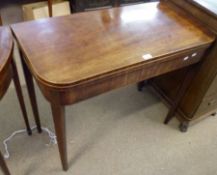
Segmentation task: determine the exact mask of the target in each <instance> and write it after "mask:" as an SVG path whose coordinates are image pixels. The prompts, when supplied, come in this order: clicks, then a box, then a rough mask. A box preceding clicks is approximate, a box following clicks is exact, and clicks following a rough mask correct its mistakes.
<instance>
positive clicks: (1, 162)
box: [0, 152, 10, 175]
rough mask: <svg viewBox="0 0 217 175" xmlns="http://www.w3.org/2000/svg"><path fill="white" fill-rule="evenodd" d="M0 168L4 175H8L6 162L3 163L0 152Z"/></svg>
mask: <svg viewBox="0 0 217 175" xmlns="http://www.w3.org/2000/svg"><path fill="white" fill-rule="evenodd" d="M0 167H1V169H2V171H3V173H4V175H10V172H9V170H8V167H7V165H6V162H5V160H4V157H3V156H2V154H1V152H0Z"/></svg>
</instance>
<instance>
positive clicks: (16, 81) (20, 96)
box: [11, 59, 32, 135]
mask: <svg viewBox="0 0 217 175" xmlns="http://www.w3.org/2000/svg"><path fill="white" fill-rule="evenodd" d="M11 66H12V70H13V80H14V85H15V89H16V93H17V97H18V100H19V104H20V108H21V111H22V113H23V118H24V121H25V124H26V128H27V132H28V134H29V135H31V134H32V130H31V128H30V125H29V120H28V116H27V112H26V108H25V103H24V99H23V93H22V89H21V86H20V80H19V77H18V73H17V67H16V64H15V62H14V60H13V59H12V60H11Z"/></svg>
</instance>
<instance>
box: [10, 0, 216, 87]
mask: <svg viewBox="0 0 217 175" xmlns="http://www.w3.org/2000/svg"><path fill="white" fill-rule="evenodd" d="M11 27H12V30H13V32H14V35H15V37H16V39H17V40H18V43H19V45H20V48H21V49H22V51H23V52H24V54H25V57H26V58H25V59H26V62H27V64H28V66H29V67H30V69H31V71H32V73H33V75H34V76H35V77H36V78H37V79H38V80H39V81H41V82H44V83H47V84H49V85H53V86H57V87H58V86H59V87H63V86H69V85H72V86H73V85H75V84H77V83H79V82H82V81H85V80H90V79H91V78H94V77H97V76H102V75H105V74H109V73H112V72H115V71H117V70H120V69H125V68H129V67H131V66H133V65H139V64H144V63H145V62H150V61H153V60H157V59H162V58H163V57H164V56H166V55H170V54H173V53H177V52H180V51H183V50H187V49H190V48H197V47H201V46H204V45H209V44H210V43H211V42H212V41H213V36H212V35H209V34H208V33H207V32H206V31H205V30H203V28H202V27H201V26H200V25H199V24H197V23H196V22H195V21H192V20H191V19H190V18H189V17H188V16H186V15H185V14H183V13H182V12H179V11H177V10H174V9H173V8H172V7H171V6H170V5H168V4H167V3H165V2H161V3H147V4H141V5H132V6H127V7H120V8H113V9H106V10H100V11H91V12H84V13H77V14H73V15H70V16H64V17H56V18H51V19H43V20H38V21H32V22H25V23H20V24H14V25H12V26H11Z"/></svg>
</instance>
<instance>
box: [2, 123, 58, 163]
mask: <svg viewBox="0 0 217 175" xmlns="http://www.w3.org/2000/svg"><path fill="white" fill-rule="evenodd" d="M34 129H36V126H33V127H31V130H32V131H33V130H34ZM41 129H42V130H43V131H45V132H47V133H48V136H49V138H50V143H49V144H46V146H49V145H55V144H57V139H56V135H55V134H54V133H53V132H52V131H50V130H49V129H48V128H44V127H42V128H41ZM21 133H26V129H21V130H18V131H15V132H13V133H12V134H11V135H10V136H9V137H8V138H6V139H5V140H4V141H3V144H4V147H5V154H4V158H5V159H8V158H9V157H10V153H9V151H8V142H9V141H10V140H11V139H12V138H13V137H14V136H15V135H17V134H21Z"/></svg>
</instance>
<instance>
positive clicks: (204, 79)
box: [150, 0, 217, 129]
mask: <svg viewBox="0 0 217 175" xmlns="http://www.w3.org/2000/svg"><path fill="white" fill-rule="evenodd" d="M169 1H170V2H171V3H173V4H175V5H176V6H177V7H179V8H180V9H182V10H183V11H186V12H188V14H189V18H195V20H199V21H201V23H203V24H205V25H206V26H207V29H208V30H210V31H212V32H213V33H215V35H217V3H216V0H192V1H189V0H182V1H180V0H169ZM198 69H199V71H198V73H197V75H196V77H195V78H194V79H193V81H192V83H191V86H190V88H189V89H188V90H187V93H186V95H185V96H184V97H183V98H182V101H181V103H180V104H179V113H178V114H177V118H178V119H179V120H180V121H181V125H180V126H181V129H183V128H182V127H183V126H184V129H186V128H185V127H186V124H188V123H195V122H196V121H198V120H201V119H203V118H205V117H207V116H210V115H211V114H216V111H217V42H216V43H215V44H214V45H213V47H212V48H210V51H209V52H208V53H207V55H206V56H205V57H204V59H203V62H201V64H200V65H198ZM184 75H185V70H179V71H175V72H171V73H168V74H165V75H162V76H159V77H157V78H154V79H153V80H151V81H150V82H151V84H152V86H153V87H154V89H155V90H156V91H157V92H158V93H159V94H160V95H161V96H162V97H163V98H164V99H165V100H166V101H167V102H168V104H172V103H173V101H174V99H175V98H176V96H175V94H176V93H177V91H178V87H179V86H180V82H182V80H183V78H184ZM182 123H185V125H183V124H182Z"/></svg>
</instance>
